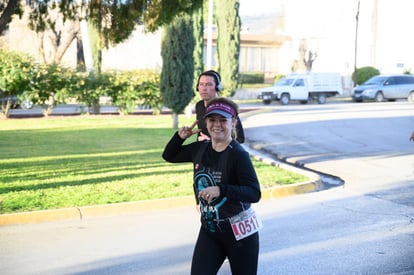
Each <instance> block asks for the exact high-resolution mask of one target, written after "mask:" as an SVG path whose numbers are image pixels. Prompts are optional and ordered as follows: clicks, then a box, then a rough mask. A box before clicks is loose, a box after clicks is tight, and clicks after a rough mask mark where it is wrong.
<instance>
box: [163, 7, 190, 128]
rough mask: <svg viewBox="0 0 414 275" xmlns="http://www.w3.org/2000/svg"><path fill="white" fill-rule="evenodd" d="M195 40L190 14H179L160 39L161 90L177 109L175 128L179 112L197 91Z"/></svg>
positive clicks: (169, 106) (169, 104)
mask: <svg viewBox="0 0 414 275" xmlns="http://www.w3.org/2000/svg"><path fill="white" fill-rule="evenodd" d="M194 44H195V41H194V33H193V21H192V19H191V17H190V16H189V15H183V16H181V17H177V18H176V19H174V21H173V22H172V23H171V24H170V25H169V26H168V27H166V28H165V30H164V34H163V38H162V41H161V57H162V60H163V65H162V71H161V76H160V90H161V96H162V98H163V101H164V105H165V106H166V107H168V108H170V109H171V110H172V111H173V113H174V121H173V127H174V128H178V114H180V113H182V112H183V111H184V109H185V107H186V106H187V105H188V103H190V101H191V99H192V97H193V95H194V92H193V76H194V75H193V74H194V63H193V52H194Z"/></svg>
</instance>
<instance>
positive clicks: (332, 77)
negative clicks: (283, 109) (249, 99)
mask: <svg viewBox="0 0 414 275" xmlns="http://www.w3.org/2000/svg"><path fill="white" fill-rule="evenodd" d="M342 90H343V89H342V80H341V75H340V74H339V73H308V74H290V75H287V76H286V77H285V78H281V79H280V80H279V81H278V82H276V83H275V85H273V86H271V87H266V88H262V89H260V90H259V98H261V99H262V100H263V104H266V105H267V104H270V103H271V102H272V101H274V100H276V101H280V103H281V104H282V105H286V104H289V102H290V101H291V100H297V101H299V102H300V103H302V104H305V103H308V101H310V100H317V102H318V103H319V104H324V103H325V102H326V98H328V97H333V96H337V95H340V94H342Z"/></svg>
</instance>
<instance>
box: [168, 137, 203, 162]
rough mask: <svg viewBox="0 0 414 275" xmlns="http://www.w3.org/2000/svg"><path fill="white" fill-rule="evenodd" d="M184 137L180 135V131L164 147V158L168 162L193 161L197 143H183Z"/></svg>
mask: <svg viewBox="0 0 414 275" xmlns="http://www.w3.org/2000/svg"><path fill="white" fill-rule="evenodd" d="M184 141H185V140H184V139H181V138H180V136H179V135H178V131H177V132H175V134H174V135H173V136H172V138H171V139H170V141H169V142H168V143H167V145H166V146H165V148H164V152H163V153H162V158H163V159H164V160H166V161H168V162H172V163H179V162H192V160H193V157H192V152H193V147H194V146H195V143H190V144H187V145H183V143H184Z"/></svg>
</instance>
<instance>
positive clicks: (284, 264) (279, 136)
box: [0, 102, 414, 274]
mask: <svg viewBox="0 0 414 275" xmlns="http://www.w3.org/2000/svg"><path fill="white" fill-rule="evenodd" d="M243 124H244V127H245V131H246V136H247V137H248V142H249V145H251V146H252V147H253V148H255V149H260V150H262V151H264V152H265V153H266V154H269V155H277V156H278V157H280V158H283V159H284V160H285V161H287V162H291V163H296V165H299V166H303V167H305V168H306V169H312V170H315V171H318V172H321V173H325V174H331V175H336V176H338V177H340V178H341V179H343V180H344V181H345V184H344V185H342V186H340V187H337V188H331V189H329V190H325V191H321V192H315V193H310V194H303V195H297V196H293V197H285V198H280V199H273V200H263V201H261V202H260V203H258V204H256V205H255V206H254V207H255V209H256V210H257V212H258V214H259V215H260V216H261V217H262V219H263V222H264V226H265V227H264V229H263V230H262V231H261V235H260V236H261V237H260V238H261V240H260V241H261V248H260V259H259V272H258V274H414V261H413V255H414V224H413V221H414V157H413V156H414V155H413V154H414V143H412V142H411V143H410V142H409V141H408V138H409V135H410V133H411V131H412V130H414V106H413V105H412V104H409V103H406V102H395V103H382V104H377V103H363V104H353V103H346V104H342V103H328V104H326V105H288V106H280V105H273V106H270V107H268V108H266V111H265V112H263V111H262V112H256V113H254V115H253V114H248V115H247V114H246V115H243ZM198 226H199V222H198V214H197V212H196V210H195V209H194V207H180V208H171V209H169V210H165V211H152V212H148V213H139V214H129V215H118V216H113V217H101V218H90V219H84V220H81V221H60V222H46V223H40V224H28V225H11V226H2V227H0V273H1V274H189V266H190V262H191V254H192V249H193V245H194V242H195V238H196V235H197V230H198ZM219 274H230V272H229V268H228V263H225V264H224V266H223V268H222V270H221V271H220V273H219Z"/></svg>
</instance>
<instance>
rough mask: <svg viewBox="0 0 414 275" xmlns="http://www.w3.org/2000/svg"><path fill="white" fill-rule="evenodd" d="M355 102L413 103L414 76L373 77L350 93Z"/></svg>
mask: <svg viewBox="0 0 414 275" xmlns="http://www.w3.org/2000/svg"><path fill="white" fill-rule="evenodd" d="M352 99H353V100H354V101H355V102H362V101H364V100H374V101H376V102H382V101H385V100H389V101H395V100H397V99H407V100H408V101H411V102H414V75H407V74H403V75H377V76H373V77H371V78H370V79H368V80H367V81H365V82H364V83H362V84H361V85H359V86H357V87H355V88H354V89H353V91H352Z"/></svg>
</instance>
